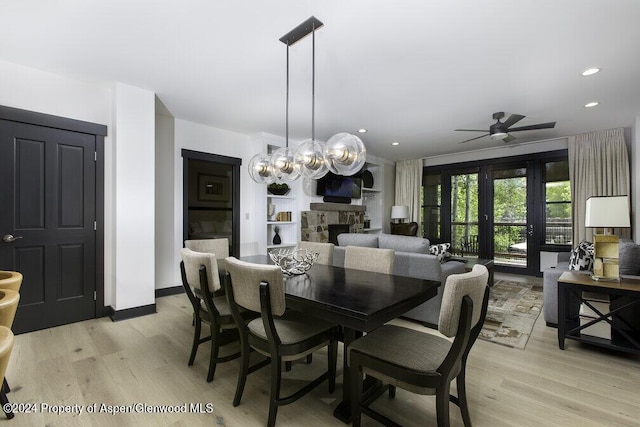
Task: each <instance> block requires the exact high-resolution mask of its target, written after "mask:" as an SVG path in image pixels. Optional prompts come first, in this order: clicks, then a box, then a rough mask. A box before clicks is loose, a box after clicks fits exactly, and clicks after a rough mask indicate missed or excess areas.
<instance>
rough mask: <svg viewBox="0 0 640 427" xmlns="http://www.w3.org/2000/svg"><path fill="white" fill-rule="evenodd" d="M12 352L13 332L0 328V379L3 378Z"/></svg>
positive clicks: (3, 327) (4, 327)
mask: <svg viewBox="0 0 640 427" xmlns="http://www.w3.org/2000/svg"><path fill="white" fill-rule="evenodd" d="M11 350H13V332H11V329H9V328H7V327H6V326H0V378H4V376H5V374H6V373H7V366H9V358H10V357H11Z"/></svg>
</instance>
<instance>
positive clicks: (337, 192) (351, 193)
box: [316, 172, 362, 199]
mask: <svg viewBox="0 0 640 427" xmlns="http://www.w3.org/2000/svg"><path fill="white" fill-rule="evenodd" d="M361 189H362V178H357V177H355V176H342V175H334V174H332V173H331V172H329V173H328V174H327V175H325V176H324V177H323V178H320V179H319V180H318V186H317V189H316V194H317V195H318V196H332V197H348V198H351V199H359V198H360V197H362V191H361Z"/></svg>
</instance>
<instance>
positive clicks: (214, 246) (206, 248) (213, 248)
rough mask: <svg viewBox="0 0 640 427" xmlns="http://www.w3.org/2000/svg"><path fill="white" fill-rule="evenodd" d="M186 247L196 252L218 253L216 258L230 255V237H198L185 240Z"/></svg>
mask: <svg viewBox="0 0 640 427" xmlns="http://www.w3.org/2000/svg"><path fill="white" fill-rule="evenodd" d="M184 247H185V248H187V249H191V250H192V251H194V252H208V253H212V254H216V259H225V258H227V257H228V256H229V239H226V238H224V239H197V240H185V241H184Z"/></svg>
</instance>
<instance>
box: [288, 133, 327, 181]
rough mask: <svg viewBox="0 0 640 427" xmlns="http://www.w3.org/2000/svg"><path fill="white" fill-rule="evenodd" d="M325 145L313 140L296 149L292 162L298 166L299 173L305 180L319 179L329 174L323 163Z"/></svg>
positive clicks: (324, 162) (325, 164)
mask: <svg viewBox="0 0 640 427" xmlns="http://www.w3.org/2000/svg"><path fill="white" fill-rule="evenodd" d="M325 153H326V148H325V145H324V144H323V143H322V142H320V141H316V140H313V139H307V140H306V141H303V142H302V143H301V144H300V145H298V147H297V148H296V151H295V154H294V160H295V162H296V163H298V164H299V165H300V173H301V174H302V176H304V177H305V178H311V179H319V178H322V177H323V176H325V175H326V174H327V173H329V168H328V167H327V162H326V161H325V158H324V157H325Z"/></svg>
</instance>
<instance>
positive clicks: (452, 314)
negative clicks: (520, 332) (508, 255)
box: [438, 264, 489, 338]
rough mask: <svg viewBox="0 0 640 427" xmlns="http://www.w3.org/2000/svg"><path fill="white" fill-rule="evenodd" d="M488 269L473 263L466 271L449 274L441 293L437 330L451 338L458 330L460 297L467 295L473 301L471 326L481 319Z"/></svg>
mask: <svg viewBox="0 0 640 427" xmlns="http://www.w3.org/2000/svg"><path fill="white" fill-rule="evenodd" d="M488 279H489V271H488V270H487V268H486V267H485V266H484V265H479V264H478V265H474V266H473V269H472V270H471V271H469V272H467V273H462V274H451V275H450V276H448V277H447V281H446V284H445V287H444V290H443V294H442V304H441V306H440V319H439V323H438V330H439V331H440V332H441V333H442V334H444V335H446V336H447V337H449V338H451V337H453V336H455V335H456V332H457V331H458V322H459V321H460V312H461V307H462V299H463V297H464V296H469V297H470V298H471V301H472V302H473V312H472V315H471V328H474V327H475V326H476V325H477V324H478V322H479V321H480V320H483V319H481V314H482V312H483V305H484V302H485V301H484V299H485V291H486V289H487V280H488Z"/></svg>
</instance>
